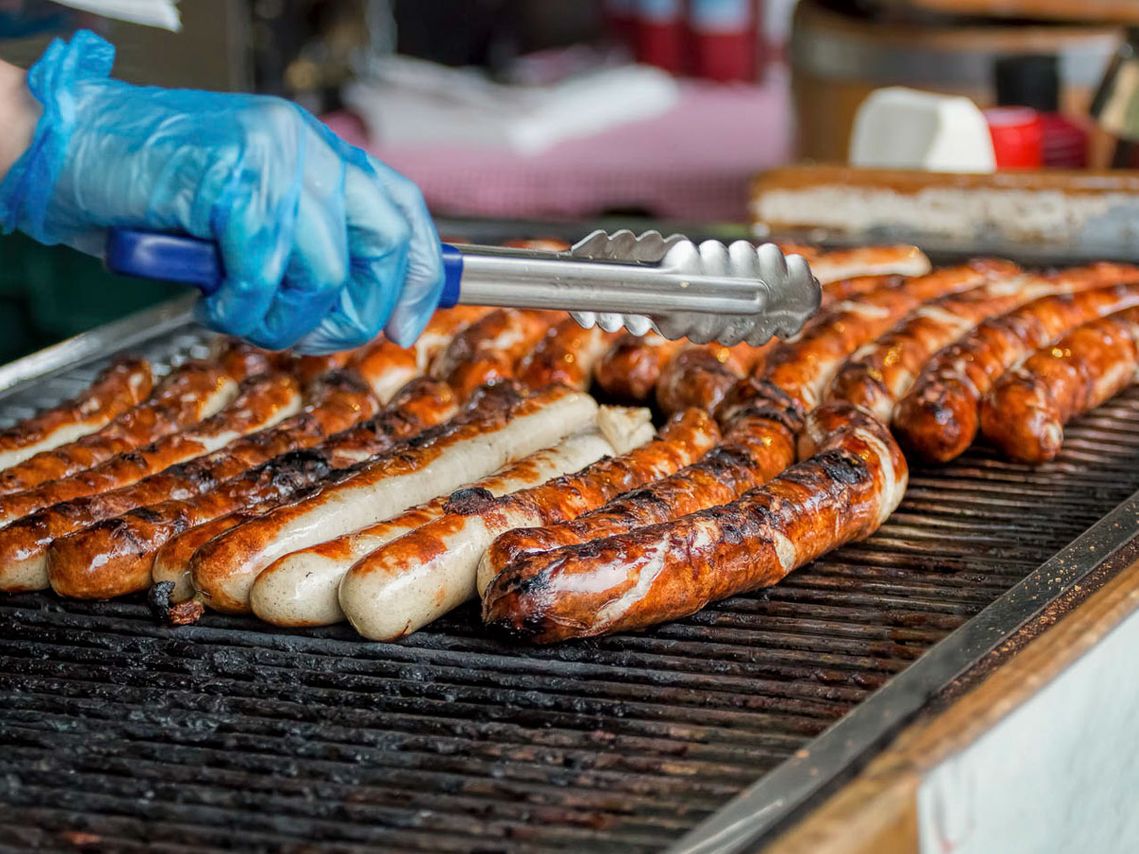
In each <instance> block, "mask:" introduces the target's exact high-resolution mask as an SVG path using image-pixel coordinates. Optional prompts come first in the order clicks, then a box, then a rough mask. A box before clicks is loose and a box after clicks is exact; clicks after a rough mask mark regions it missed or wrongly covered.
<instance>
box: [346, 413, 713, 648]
mask: <svg viewBox="0 0 1139 854" xmlns="http://www.w3.org/2000/svg"><path fill="white" fill-rule="evenodd" d="M651 435H652V429H651V428H650V427H649V426H648V425H647V424H646V425H644V432H643V433H641V432H635V433H634V434H633V438H632V439H631V440H626V441H625V442H624V445H625V446H626V449H625V450H624V452H623V453H621V454H620V455H618V456H616V457H611V458H606V459H602V460H599V461H597V462H595V463H593V464H591V465H589V466H587V467H586V468H584V469H583V470H581V471H579V472H577V473H575V474H566V475H562V476H561V477H558V478H555V479H554V480H551V481H549V482H547V483H544V484H542V485H540V486H535V487H531V488H529V489H524V490H521V491H518V492H514V493H511V494H509V495H504V496H501V497H497V498H496V497H495V496H493V495H491V494H490V493H488V492H472V491H468V492H465V493H463V494H462V495H456V496H455V497H454V499H453V500H452V501H451V502H449V503H448V505H447V506H446V508H445V511H446V513H445V515H444V516H443V517H441V518H440V519H437V520H435V521H433V522H429V523H427V524H426V525H424V526H423V527H421V528H419V529H418V530H416V531H414V532H412V533H409V534H407V535H405V536H403V537H400V538H399V539H398V540H395V541H393V542H391V543H388V544H387V545H385V546H383V547H382V548H381V549H379V550H378V551H376V552H374V553H373V554H371V555H369V556H368V557H366V558H364V559H363V560H361V561H360V562H359V563H357V564H356V565H355V566H353V567H352V569H351V570H349V572H348V574H347V575H346V576H345V577H344V580H343V581H342V582H341V584H340V605H341V608H342V609H343V610H344V614H345V616H347V618H348V620H349V621H350V622H351V623H352V626H353V627H354V628H355V629H356V631H358V632H360V634H362V635H364V636H365V637H367V638H372V639H394V638H396V637H401V636H403V635H406V634H410V633H411V632H414V631H416V630H417V629H419V628H421V627H422V626H425V625H427V624H428V623H430V622H432V621H433V620H435V619H437V618H439V617H440V616H442V615H443V614H445V613H447V612H448V611H450V610H452V609H453V608H456V607H458V606H459V605H460V604H462V603H463V602H466V601H467V600H468V599H472V598H474V596H475V594H476V576H477V571H478V566H479V561H480V559H481V557H482V555H483V553H484V552H485V550H486V548H487V547H488V546H489V545H490V543H491V542H493V540H494V538H495V537H496V536H498V535H499V534H502V533H504V532H505V531H508V530H510V529H512V528H516V527H519V526H522V525H540V524H549V523H553V522H560V521H566V520H568V519H572V518H574V517H575V516H578V515H580V514H581V513H583V512H585V511H587V510H590V509H593V508H595V507H598V506H600V505H602V504H604V503H605V502H606V501H607V500H609V499H610V498H612V497H613V496H615V495H617V494H619V493H621V492H627V491H628V490H630V489H632V488H635V487H636V486H638V485H640V484H643V483H646V482H648V481H650V480H654V479H656V478H658V477H661V476H662V475H665V474H667V473H669V472H671V471H676V470H677V469H678V468H680V467H681V466H682V465H684V464H685V463H686V462H690V461H691V460H693V459H695V458H697V457H699V456H700V454H701V453H703V452H704V451H706V450H707V449H708V448H709V447H711V445H712V444H713V443H714V442H715V439H716V428H715V425H714V422H713V421H712V419H711V418H710V417H709V416H708V415H706V414H705V413H703V412H701V411H700V410H690V411H689V412H688V413H685V414H683V415H682V416H681V417H679V418H678V419H676V420H673V421H672V422H671V423H670V424H669V425H667V427H666V428H665V431H664V432H663V434H662V435H661V437H660V438H659V439H657V440H656V441H654V442H650V443H648V444H645V442H647V441H648V439H649V438H650V437H651ZM630 446H631V447H630ZM615 450H622V449H621V448H615Z"/></svg>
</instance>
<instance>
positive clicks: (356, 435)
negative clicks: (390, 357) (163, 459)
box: [47, 379, 455, 598]
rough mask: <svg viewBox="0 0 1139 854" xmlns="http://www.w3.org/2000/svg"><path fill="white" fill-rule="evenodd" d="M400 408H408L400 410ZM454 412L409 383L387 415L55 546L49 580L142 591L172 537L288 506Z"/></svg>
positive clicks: (429, 384) (108, 591)
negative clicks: (229, 517) (243, 513)
mask: <svg viewBox="0 0 1139 854" xmlns="http://www.w3.org/2000/svg"><path fill="white" fill-rule="evenodd" d="M404 402H407V403H409V404H412V405H400V404H402V403H404ZM425 404H427V405H425ZM454 411H455V403H454V398H453V396H451V394H450V390H449V389H448V388H447V386H446V385H444V384H443V383H438V382H435V381H430V380H424V379H421V380H416V381H415V382H414V383H413V384H412V385H411V386H410V387H409V388H408V389H407V390H406V391H405V392H400V394H397V395H396V397H395V398H394V399H393V405H392V408H390V409H388V410H386V411H385V412H382V413H380V414H379V415H377V416H375V417H374V418H370V419H368V420H366V421H363V422H361V423H359V424H357V425H356V426H355V427H351V428H349V429H347V430H345V431H343V432H340V433H337V434H336V435H334V436H332V437H330V438H329V439H327V440H325V441H323V442H321V443H320V444H318V445H315V446H313V447H309V448H307V449H304V450H295V451H290V452H288V453H285V454H282V455H280V456H277V457H274V458H273V459H271V460H269V461H268V462H265V463H262V464H261V465H259V466H256V467H255V468H252V469H249V470H247V471H245V472H243V473H242V474H240V475H238V476H236V477H234V478H231V479H230V480H227V481H224V482H223V483H222V484H220V485H219V486H217V487H216V488H214V489H211V490H209V491H207V492H204V493H202V494H200V495H194V496H190V497H188V498H184V499H181V500H165V501H162V502H159V503H157V504H150V505H147V506H145V507H138V508H136V509H134V510H131V511H129V512H127V513H125V514H123V515H120V516H118V517H116V518H111V519H106V520H104V521H102V522H98V523H96V524H95V525H92V526H91V527H88V528H86V529H84V530H82V531H77V532H75V533H73V534H71V535H69V536H66V537H61V538H59V539H56V540H55V541H54V542H52V544H51V546H50V548H49V549H48V553H47V571H48V577H49V579H50V578H51V577H52V576H53V575H54V576H55V577H56V578H57V579H58V583H59V585H60V587H63V586H64V585H66V587H67V589H68V590H69V591H70V593H69V595H73V596H79V597H84V598H110V597H112V596H120V595H123V594H125V593H130V592H133V591H136V590H142V589H145V588H146V587H147V585H148V584H149V583H150V579H151V569H152V567H153V565H154V559H155V554H156V553H157V551H158V549H159V548H160V547H161V546H162V545H163V544H165V543H166V542H168V541H169V540H170V539H172V538H173V537H175V536H176V535H178V534H179V533H181V532H183V531H186V530H188V529H190V528H193V527H196V526H198V525H202V524H205V523H206V522H209V521H211V520H213V519H216V518H218V517H221V516H226V515H229V514H231V513H234V512H237V511H240V510H250V509H255V508H257V507H265V506H266V505H267V504H269V505H271V504H273V503H274V502H278V503H279V502H282V501H286V500H290V499H293V498H295V497H296V496H297V495H298V494H300V493H301V492H302V491H303V490H305V489H311V488H312V487H313V485H314V484H316V483H319V482H320V481H321V480H322V479H325V478H328V477H331V476H334V475H335V474H336V473H337V472H341V471H343V470H345V469H349V468H350V467H352V466H353V465H355V464H357V463H359V462H360V461H362V460H367V459H369V458H370V457H372V456H375V455H376V454H380V453H384V452H386V451H390V450H391V449H392V448H393V447H395V446H396V445H397V444H398V443H400V442H401V441H405V440H407V439H410V438H411V437H413V436H416V435H418V434H420V433H422V432H423V431H424V430H425V429H428V428H430V427H432V426H434V425H437V424H439V423H441V422H442V421H444V420H445V419H446V418H448V417H450V416H451V415H452V414H453V413H454ZM65 579H66V580H65ZM160 580H161V579H160Z"/></svg>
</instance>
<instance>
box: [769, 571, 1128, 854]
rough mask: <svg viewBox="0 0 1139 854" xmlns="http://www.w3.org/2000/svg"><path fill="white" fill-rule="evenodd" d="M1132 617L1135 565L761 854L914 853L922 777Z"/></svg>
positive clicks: (901, 739)
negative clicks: (919, 789)
mask: <svg viewBox="0 0 1139 854" xmlns="http://www.w3.org/2000/svg"><path fill="white" fill-rule="evenodd" d="M1137 610H1139V560H1137V561H1135V562H1134V563H1132V564H1130V565H1129V566H1127V567H1126V568H1125V569H1123V570H1121V571H1119V572H1118V573H1117V574H1116V575H1115V577H1114V578H1112V579H1111V580H1110V581H1108V582H1107V583H1106V584H1104V585H1103V587H1101V588H1100V589H1099V590H1097V591H1096V592H1094V593H1092V594H1091V595H1090V596H1089V597H1088V598H1087V599H1086V600H1085V601H1083V602H1082V603H1080V604H1079V605H1078V606H1076V607H1075V608H1074V609H1073V610H1072V611H1071V612H1070V613H1068V614H1067V615H1066V616H1064V617H1063V618H1062V619H1060V620H1059V621H1058V622H1057V623H1056V624H1055V625H1054V626H1052V627H1051V628H1048V629H1047V630H1045V631H1044V632H1043V634H1041V635H1040V636H1039V637H1037V638H1036V639H1035V640H1033V641H1031V642H1030V643H1029V644H1028V645H1027V646H1026V647H1025V648H1024V649H1022V650H1021V651H1020V652H1019V653H1017V654H1015V655H1014V656H1013V657H1012V658H1011V659H1009V660H1008V661H1007V662H1006V663H1005V664H1004V665H1002V666H1000V667H998V668H997V669H996V670H994V671H993V673H992V674H991V675H990V676H989V677H988V678H986V679H985V680H984V681H983V682H981V683H980V684H979V685H977V686H976V687H975V688H973V689H972V690H971V691H969V692H968V693H966V694H965V695H964V696H962V697H961V698H960V699H958V700H957V701H956V702H954V703H953V704H952V705H950V706H949V708H947V709H946V710H945V711H943V712H942V713H940V714H937V715H935V716H934V717H932V718H924V719H919V720H918V721H917V722H915V723H913V724H911V725H910V726H909V727H908V728H907V729H905V730H904V731H903V732H902V733H901V734H900V735H899V736H898V738H897V739H896V740H895V741H894V743H893V744H892V745H890V746H889V747H888V748H887V749H886V750H885V751H883V752H882V753H881V754H880V755H879V756H877V757H876V758H875V759H874V760H873V761H871V762H870V764H869V765H867V767H866V768H865V769H864V770H863V771H862V772H861V773H860V774H859V775H858V776H857V777H855V779H854V780H852V781H851V782H850V783H848V784H847V785H846V786H844V787H843V788H842V789H841V790H840V791H838V792H837V793H835V794H834V795H833V796H832V797H831V798H830V799H828V800H827V801H825V802H824V803H823V804H822V805H821V806H820V807H819V808H818V809H816V810H814V811H813V812H812V813H810V815H808V816H807V817H806V818H805V819H804V820H803V821H802V822H800V823H799V824H797V825H795V826H794V827H792V828H791V829H790V830H789V831H787V832H786V833H785V834H783V835H782V836H781V837H779V838H778V839H777V840H776V841H775V842H773V843H772V844H771V845H769V846H768V847H766V848H765V849H763V850H764V852H765V854H807V852H810V854H839V853H840V852H841V854H902V852H916V851H917V850H918V819H917V790H918V786H919V784H920V783H921V780H922V777H923V775H924V774H925V773H926V772H927V771H929V770H930V769H932V768H933V767H935V766H936V765H938V764H939V763H940V762H941V761H943V760H944V759H946V758H947V757H949V756H951V755H953V754H954V753H957V752H958V751H960V750H962V749H963V748H964V747H966V746H967V745H969V744H971V743H973V742H974V741H976V740H977V739H978V738H979V737H980V736H981V735H983V734H984V733H986V732H988V731H989V730H990V729H991V728H992V727H993V726H994V725H995V724H996V723H997V722H998V721H1000V720H1001V719H1002V718H1004V717H1005V716H1006V715H1008V714H1009V713H1010V712H1012V711H1013V710H1014V709H1016V708H1017V707H1019V706H1020V705H1022V704H1023V703H1024V702H1026V701H1027V700H1028V699H1029V698H1030V697H1032V696H1034V695H1035V694H1036V693H1037V692H1038V691H1039V690H1040V689H1041V688H1043V687H1044V686H1045V685H1047V684H1048V683H1049V682H1050V681H1051V680H1052V679H1054V678H1055V677H1056V676H1058V675H1059V674H1060V673H1061V672H1062V671H1063V670H1064V669H1066V668H1067V667H1069V666H1070V665H1071V664H1073V663H1074V662H1075V661H1076V660H1077V659H1079V658H1080V657H1081V656H1083V655H1084V654H1085V653H1086V652H1088V650H1090V649H1091V648H1092V647H1093V646H1095V644H1096V643H1098V642H1099V641H1100V640H1101V639H1102V638H1103V637H1105V636H1106V635H1107V634H1108V633H1109V632H1110V631H1111V630H1112V629H1114V628H1115V627H1116V626H1118V625H1119V624H1120V623H1121V622H1122V621H1123V620H1124V619H1125V618H1126V617H1128V616H1129V615H1130V614H1132V613H1134V612H1136V611H1137Z"/></svg>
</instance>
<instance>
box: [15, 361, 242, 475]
mask: <svg viewBox="0 0 1139 854" xmlns="http://www.w3.org/2000/svg"><path fill="white" fill-rule="evenodd" d="M236 394H237V383H235V382H234V380H233V379H232V378H231V377H230V376H229V374H227V373H226V372H225V370H224V369H223V368H222V367H220V366H219V365H216V364H210V363H208V362H202V361H195V362H187V363H186V364H185V365H183V366H182V367H180V368H178V369H177V370H175V371H174V372H173V373H171V374H170V375H169V376H167V377H166V379H164V380H163V381H162V382H161V383H160V384H159V386H158V388H157V389H156V390H155V392H154V394H153V395H152V396H151V397H150V398H148V399H147V400H146V401H144V402H143V403H141V404H139V405H138V406H135V407H133V408H132V409H129V410H127V411H126V412H124V413H123V414H122V415H120V416H119V417H118V418H116V419H115V420H114V421H112V422H111V423H110V424H108V425H107V426H106V427H104V428H102V429H101V430H99V431H98V432H95V433H92V434H90V435H89V436H84V437H83V438H82V439H79V440H78V441H75V442H71V443H69V444H66V445H63V446H61V447H58V448H55V449H54V450H51V451H46V452H44V453H41V454H37V455H36V456H34V457H31V458H30V459H27V460H25V461H24V462H22V463H20V464H19V465H16V466H12V467H11V468H8V469H5V470H4V471H0V495H10V494H12V493H16V492H23V491H25V490H28V489H34V488H35V487H37V486H39V485H40V484H43V483H47V482H48V481H51V480H58V479H60V478H64V477H69V476H71V475H73V474H76V473H78V472H81V471H84V470H85V469H89V468H92V467H93V466H96V465H99V464H100V463H102V462H105V461H106V460H109V459H111V458H112V457H114V456H117V455H118V454H121V453H125V452H126V451H130V450H132V449H133V448H137V447H139V446H141V445H145V444H147V443H149V442H153V441H156V440H158V439H161V438H162V437H164V436H169V435H171V434H173V433H176V432H177V431H178V430H181V429H184V428H186V427H188V426H190V425H191V424H194V423H196V422H198V421H200V420H201V419H203V418H207V417H209V416H210V415H213V414H214V413H215V412H217V411H218V410H219V409H221V408H222V407H223V406H225V405H226V404H227V403H229V401H230V400H232V399H233V397H234V396H235V395H236Z"/></svg>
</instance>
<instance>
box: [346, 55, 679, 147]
mask: <svg viewBox="0 0 1139 854" xmlns="http://www.w3.org/2000/svg"><path fill="white" fill-rule="evenodd" d="M678 99H679V90H678V88H677V84H676V81H675V80H673V79H672V78H671V77H670V76H669V75H667V74H665V73H664V72H662V71H660V70H658V69H655V68H649V67H646V66H640V65H626V66H620V67H616V68H607V69H602V70H599V71H594V72H590V73H586V74H581V75H578V76H575V77H571V78H569V79H567V80H565V81H563V82H561V83H557V84H554V85H551V86H505V85H502V84H498V83H494V82H491V81H489V80H487V79H486V78H485V77H483V76H482V75H481V74H479V73H477V72H475V71H471V70H465V69H451V68H444V67H442V66H438V65H433V64H431V63H427V62H422V61H420V60H414V59H407V58H405V57H394V58H390V59H385V60H384V61H383V62H382V63H380V64H379V65H378V67H377V77H376V79H375V80H371V81H368V82H362V83H355V84H352V85H350V86H349V87H348V88H347V89H346V90H345V93H344V100H345V103H347V104H348V105H349V106H350V107H351V108H352V109H354V110H355V111H356V112H357V113H358V114H359V115H360V117H361V118H362V119H363V120H364V122H365V124H366V125H367V126H368V130H369V132H370V133H371V134H372V136H373V137H374V138H375V139H378V140H381V141H382V142H383V143H384V144H387V145H394V146H410V145H423V144H461V145H464V146H468V147H470V146H476V147H483V148H498V149H507V150H510V151H515V152H517V153H520V154H538V153H540V152H542V151H545V150H546V149H548V148H550V147H551V146H553V145H555V144H557V143H558V142H561V141H563V140H566V139H572V138H575V137H582V136H590V135H592V134H596V133H599V132H601V131H604V130H607V129H609V128H612V127H615V126H617V125H621V124H624V123H626V122H630V121H635V120H638V119H646V118H651V117H653V116H656V115H659V114H661V113H663V112H665V111H667V110H669V109H671V108H672V107H673V106H674V105H675V104H676V102H677V100H678Z"/></svg>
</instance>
